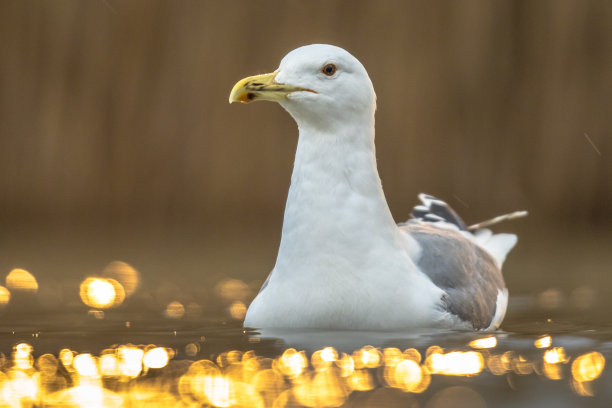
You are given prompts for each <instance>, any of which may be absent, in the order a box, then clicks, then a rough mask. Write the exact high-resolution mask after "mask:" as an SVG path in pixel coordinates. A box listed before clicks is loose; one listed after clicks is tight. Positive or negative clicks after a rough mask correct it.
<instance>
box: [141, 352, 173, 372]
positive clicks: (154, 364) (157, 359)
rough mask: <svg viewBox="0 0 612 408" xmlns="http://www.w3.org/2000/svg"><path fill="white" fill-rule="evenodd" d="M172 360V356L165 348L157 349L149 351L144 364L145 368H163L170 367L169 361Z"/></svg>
mask: <svg viewBox="0 0 612 408" xmlns="http://www.w3.org/2000/svg"><path fill="white" fill-rule="evenodd" d="M169 360H170V356H169V355H168V352H167V351H166V349H165V348H163V347H155V348H152V349H151V350H148V351H147V352H146V353H145V354H144V356H143V358H142V363H143V364H144V365H145V367H148V368H163V367H165V366H166V365H168V361H169Z"/></svg>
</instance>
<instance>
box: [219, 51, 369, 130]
mask: <svg viewBox="0 0 612 408" xmlns="http://www.w3.org/2000/svg"><path fill="white" fill-rule="evenodd" d="M260 100H261V101H274V102H278V103H280V105H281V106H282V107H283V108H284V109H285V110H287V111H288V112H289V113H290V114H291V116H293V118H294V119H295V120H296V122H297V123H298V125H300V126H301V125H312V124H316V125H318V126H323V127H329V126H333V125H334V123H338V122H342V123H346V122H350V121H359V122H361V121H363V118H364V117H366V118H368V119H370V118H372V116H373V114H374V110H375V108H376V95H375V93H374V88H373V86H372V82H371V81H370V78H369V76H368V73H367V71H366V70H365V68H364V67H363V65H362V64H361V63H360V62H359V61H358V60H357V59H356V58H355V57H353V56H352V55H351V54H350V53H348V52H347V51H345V50H344V49H342V48H339V47H336V46H333V45H326V44H312V45H306V46H303V47H300V48H297V49H295V50H293V51H291V52H290V53H289V54H287V55H286V56H285V57H284V58H283V59H282V61H281V63H280V66H279V67H278V69H277V70H276V71H274V72H272V73H269V74H263V75H255V76H251V77H247V78H244V79H242V80H240V81H238V82H237V83H236V85H234V88H233V89H232V91H231V93H230V97H229V101H230V103H232V102H242V103H249V102H253V101H260Z"/></svg>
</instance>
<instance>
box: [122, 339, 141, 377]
mask: <svg viewBox="0 0 612 408" xmlns="http://www.w3.org/2000/svg"><path fill="white" fill-rule="evenodd" d="M117 354H118V356H119V372H120V374H121V375H122V376H125V377H138V375H139V374H140V373H141V372H142V357H143V356H144V351H143V350H141V349H139V348H138V347H134V346H131V345H127V346H122V347H119V349H118V350H117Z"/></svg>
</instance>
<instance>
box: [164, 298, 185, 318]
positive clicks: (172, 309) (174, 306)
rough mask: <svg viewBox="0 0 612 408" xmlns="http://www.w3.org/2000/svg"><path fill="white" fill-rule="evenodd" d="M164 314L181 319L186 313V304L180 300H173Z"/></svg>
mask: <svg viewBox="0 0 612 408" xmlns="http://www.w3.org/2000/svg"><path fill="white" fill-rule="evenodd" d="M164 314H165V315H166V316H167V317H169V318H171V319H180V318H181V317H183V316H184V315H185V306H183V304H182V303H181V302H179V301H176V300H174V301H172V302H170V303H168V305H167V306H166V311H165V312H164Z"/></svg>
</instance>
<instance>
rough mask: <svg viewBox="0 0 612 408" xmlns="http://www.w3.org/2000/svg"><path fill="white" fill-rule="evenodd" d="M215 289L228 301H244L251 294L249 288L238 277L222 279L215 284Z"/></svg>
mask: <svg viewBox="0 0 612 408" xmlns="http://www.w3.org/2000/svg"><path fill="white" fill-rule="evenodd" d="M215 291H216V292H217V294H218V295H219V296H220V297H222V298H223V299H225V300H229V301H241V302H245V301H246V300H247V299H249V297H250V296H251V288H249V285H247V284H246V283H244V282H243V281H241V280H240V279H224V280H222V281H221V282H219V283H218V284H217V286H216V287H215Z"/></svg>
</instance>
